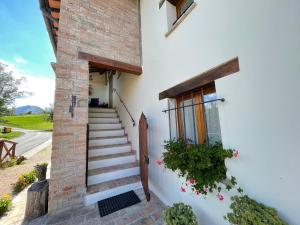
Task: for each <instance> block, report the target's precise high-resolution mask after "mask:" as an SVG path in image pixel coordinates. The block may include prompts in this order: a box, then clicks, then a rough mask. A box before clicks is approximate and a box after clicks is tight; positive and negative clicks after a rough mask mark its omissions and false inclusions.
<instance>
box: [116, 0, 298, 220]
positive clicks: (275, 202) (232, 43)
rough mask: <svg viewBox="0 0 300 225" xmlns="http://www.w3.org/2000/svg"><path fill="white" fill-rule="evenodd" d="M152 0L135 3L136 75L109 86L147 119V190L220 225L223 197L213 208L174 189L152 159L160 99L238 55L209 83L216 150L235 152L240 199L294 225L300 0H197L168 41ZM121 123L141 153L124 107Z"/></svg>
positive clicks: (161, 132) (164, 119) (232, 165)
mask: <svg viewBox="0 0 300 225" xmlns="http://www.w3.org/2000/svg"><path fill="white" fill-rule="evenodd" d="M158 2H159V1H158V0H152V1H148V0H141V15H142V40H143V74H142V75H141V76H133V75H128V74H124V75H122V76H121V78H120V79H118V80H117V79H115V83H114V85H115V87H116V89H117V90H118V91H119V92H120V94H121V96H122V97H123V99H124V102H125V103H126V104H127V106H128V108H129V110H130V111H131V113H132V114H133V116H134V118H135V120H136V121H137V122H138V119H139V116H140V114H141V112H142V111H143V112H144V113H145V115H146V116H147V118H148V122H149V151H150V153H149V155H150V161H151V163H150V183H151V189H152V190H153V191H154V192H155V193H156V194H157V195H158V196H159V197H160V198H161V199H162V200H163V201H164V202H165V203H167V204H171V203H173V202H180V201H183V202H185V203H188V204H190V205H192V207H193V209H194V211H195V212H196V213H197V215H198V217H199V221H200V222H201V224H202V225H203V224H204V225H210V224H227V222H226V221H224V219H223V215H224V214H225V213H226V212H227V211H228V210H229V208H228V204H229V195H228V194H226V192H225V201H224V202H220V201H218V200H217V199H216V197H215V196H214V195H213V196H210V197H209V198H207V199H206V200H203V199H199V198H197V197H194V196H192V195H189V194H186V193H181V192H180V185H181V183H180V180H179V179H178V178H177V175H176V174H174V173H172V172H170V171H163V170H161V169H159V168H158V167H157V165H156V164H155V161H156V160H157V159H159V158H160V156H161V153H162V151H163V141H164V140H166V139H168V135H169V131H168V116H167V114H164V113H162V112H161V110H163V109H165V108H166V107H167V101H166V100H163V101H159V100H158V94H159V92H161V91H163V90H165V89H167V88H170V87H171V86H173V85H175V84H178V83H180V82H182V81H184V80H186V79H188V78H191V77H193V76H195V75H198V74H200V73H201V72H204V71H206V70H208V69H210V68H212V67H214V66H217V65H219V64H221V63H223V62H225V61H227V60H229V59H231V58H233V57H235V56H238V57H239V60H240V69H241V70H240V72H239V73H237V74H235V75H232V76H228V77H226V78H223V79H220V80H217V81H216V89H217V93H218V95H219V96H220V97H224V98H225V99H226V102H225V103H220V104H219V112H220V122H221V130H222V139H223V144H224V145H225V146H226V147H231V148H236V149H238V150H239V151H240V157H239V158H238V160H230V161H227V165H228V168H229V171H228V174H232V175H234V176H236V177H237V180H238V182H239V184H240V186H242V187H243V188H244V189H245V191H246V193H247V194H249V195H250V196H251V197H253V198H255V199H256V200H258V201H261V202H263V203H265V204H267V205H269V206H272V207H275V208H276V209H277V210H278V211H279V213H280V215H281V216H282V217H283V218H284V219H286V220H287V222H289V223H290V224H299V223H300V222H299V221H300V214H299V211H300V207H299V200H300V197H299V190H300V181H299V179H298V177H299V175H298V173H299V171H300V164H299V163H298V161H299V158H300V151H299V146H300V138H299V134H300V120H299V118H298V117H299V115H300V104H299V97H300V88H299V84H300V77H299V75H298V73H299V71H300V41H299V37H300V13H299V9H300V2H299V1H298V0H288V1H282V0H266V1H261V0H253V1H246V0H229V1H218V0H210V1H200V0H196V1H195V2H196V3H197V6H196V7H195V8H194V10H193V11H192V12H191V13H190V14H189V15H188V17H187V18H186V19H185V20H184V21H183V22H182V23H181V24H180V25H179V26H178V27H177V28H176V30H175V31H174V32H173V33H172V34H171V35H170V36H169V37H168V38H165V33H166V25H165V24H167V15H166V10H164V8H162V9H161V10H159V9H158ZM115 104H117V107H118V109H119V113H120V117H121V119H122V121H123V125H124V126H125V128H126V132H127V133H128V135H129V139H130V140H131V141H132V143H133V148H134V149H135V150H138V126H136V127H132V124H131V123H130V119H129V117H128V115H127V114H126V112H125V111H124V109H123V108H122V107H121V106H118V102H117V101H115Z"/></svg>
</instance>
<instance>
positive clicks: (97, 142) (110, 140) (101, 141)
mask: <svg viewBox="0 0 300 225" xmlns="http://www.w3.org/2000/svg"><path fill="white" fill-rule="evenodd" d="M126 143H128V139H127V136H125V135H124V136H116V137H101V138H89V146H91V147H95V146H105V145H116V144H126Z"/></svg>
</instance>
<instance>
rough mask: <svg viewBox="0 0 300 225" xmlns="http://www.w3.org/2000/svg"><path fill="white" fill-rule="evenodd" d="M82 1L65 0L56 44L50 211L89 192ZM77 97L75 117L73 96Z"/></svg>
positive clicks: (70, 204) (67, 205) (80, 199)
mask: <svg viewBox="0 0 300 225" xmlns="http://www.w3.org/2000/svg"><path fill="white" fill-rule="evenodd" d="M79 1H80V0H62V1H61V11H60V12H61V13H60V15H61V16H60V23H59V34H58V43H57V63H56V65H55V72H56V91H55V104H54V130H53V150H52V157H51V179H50V193H49V214H50V215H52V214H55V213H58V212H60V211H63V210H67V209H70V208H72V207H74V206H75V207H76V206H80V205H82V203H83V197H84V195H85V192H86V188H85V172H86V124H87V122H88V85H89V70H88V62H86V61H81V60H79V59H78V47H79V33H80V18H79ZM72 95H75V96H76V97H77V105H76V107H75V108H74V117H73V118H72V117H71V114H70V113H69V106H70V104H71V96H72Z"/></svg>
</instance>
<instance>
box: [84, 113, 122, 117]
mask: <svg viewBox="0 0 300 225" xmlns="http://www.w3.org/2000/svg"><path fill="white" fill-rule="evenodd" d="M107 117H108V118H114V117H118V114H117V113H115V112H92V113H91V112H90V113H89V118H107Z"/></svg>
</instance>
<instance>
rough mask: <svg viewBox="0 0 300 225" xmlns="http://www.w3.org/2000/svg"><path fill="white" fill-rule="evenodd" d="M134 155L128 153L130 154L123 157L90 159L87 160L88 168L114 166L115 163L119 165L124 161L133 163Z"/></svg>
mask: <svg viewBox="0 0 300 225" xmlns="http://www.w3.org/2000/svg"><path fill="white" fill-rule="evenodd" d="M135 160H136V159H135V156H134V155H130V156H124V157H119V158H113V159H104V160H98V161H92V162H89V165H88V166H89V167H88V168H89V169H90V170H93V169H98V168H103V167H109V166H116V165H121V164H125V163H133V162H135Z"/></svg>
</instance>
